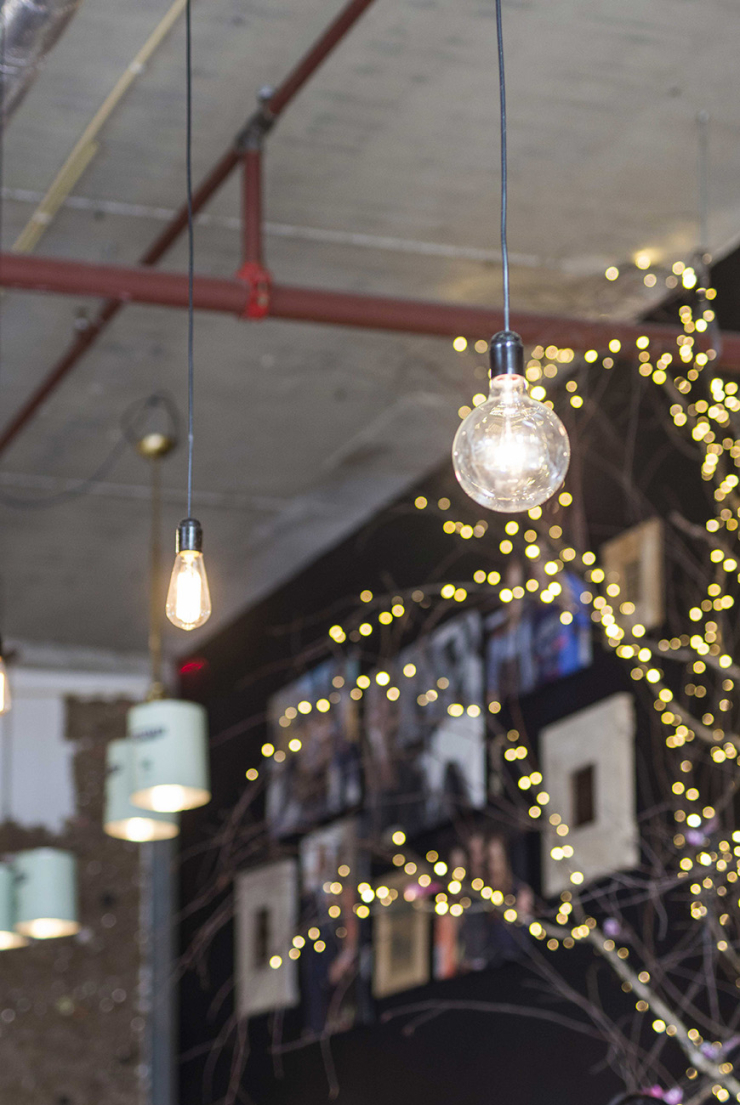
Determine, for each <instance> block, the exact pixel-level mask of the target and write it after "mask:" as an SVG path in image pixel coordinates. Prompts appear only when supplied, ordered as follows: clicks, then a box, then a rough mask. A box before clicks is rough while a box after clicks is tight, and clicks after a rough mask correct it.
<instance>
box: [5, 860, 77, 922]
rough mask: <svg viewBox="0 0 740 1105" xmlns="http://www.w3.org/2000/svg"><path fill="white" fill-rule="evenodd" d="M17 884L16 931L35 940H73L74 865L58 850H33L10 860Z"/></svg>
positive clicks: (75, 915) (75, 867)
mask: <svg viewBox="0 0 740 1105" xmlns="http://www.w3.org/2000/svg"><path fill="white" fill-rule="evenodd" d="M13 871H14V874H15V880H16V883H15V885H16V918H15V931H16V932H18V933H20V934H21V935H22V936H31V937H33V938H34V939H35V940H50V939H53V938H55V937H59V936H74V935H75V933H77V932H79V931H80V923H79V921H78V919H77V890H76V881H77V880H76V873H77V862H76V860H75V857H74V856H73V855H72V853H71V852H64V851H62V850H61V849H59V848H33V849H31V850H30V851H27V852H18V854H17V855H15V856H14V857H13Z"/></svg>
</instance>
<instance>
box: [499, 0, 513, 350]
mask: <svg viewBox="0 0 740 1105" xmlns="http://www.w3.org/2000/svg"><path fill="white" fill-rule="evenodd" d="M501 3H502V0H496V35H497V38H498V86H499V95H500V101H501V265H502V268H503V278H504V330H509V328H510V327H509V243H508V239H507V234H506V216H507V213H508V201H509V194H508V158H507V148H506V75H505V72H504V30H503V25H502V20H501Z"/></svg>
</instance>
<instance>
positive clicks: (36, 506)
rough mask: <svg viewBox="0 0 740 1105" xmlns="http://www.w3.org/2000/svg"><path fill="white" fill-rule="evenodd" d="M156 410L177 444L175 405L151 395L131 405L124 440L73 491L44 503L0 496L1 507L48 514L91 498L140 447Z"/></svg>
mask: <svg viewBox="0 0 740 1105" xmlns="http://www.w3.org/2000/svg"><path fill="white" fill-rule="evenodd" d="M155 408H159V409H163V410H164V411H165V414H166V416H167V421H168V423H169V425H168V428H167V436H168V437H170V438H172V439H173V440H174V441H177V423H178V418H177V409H176V408H175V405H174V403H173V402H172V400H171V399H170V397H169V396H167V395H150V396H148V398H146V399H140V400H137V401H136V402H135V403H132V404H131V406H130V407H128V408H127V409H126V410H125V411H124V413H123V416H122V418H121V423H120V434H121V436H120V437H119V439H118V441H117V442H116V443H115V445H114V446H113V448H112V449H111V450H110V452H109V453H108V455H107V456H106V457H105V458H104V459H103V461H101V463H100V464H99V465H98V467H97V468H96V469H95V471H94V472H93V473H92V475H91V476H87V477H86V478H85V479H84V480H80V482H79V483H78V484H75V485H74V486H73V487H68V488H66V490H64V491H60V492H59V493H58V494H56V495H48V496H47V497H46V498H43V499H23V498H19V497H17V496H15V495H4V494H2V493H0V506H6V507H10V508H11V509H12V510H49V509H50V508H51V507H55V506H60V505H61V504H62V503H66V502H69V501H70V500H71V499H78V498H80V497H81V496H82V495H86V494H88V492H90V491H92V490H93V488H94V487H95V485H96V484H97V483H99V481H100V480H102V479H103V477H104V476H106V475H107V474H108V473H109V472H110V471H111V470H112V469H113V468H114V467H115V465H116V464H117V463H118V461H119V460H120V458H121V457H122V456H123V454H124V453H125V452H126V450H127V449H128V448H129V446H131V445H134V446H135V445H137V444H138V442H139V441H140V440H141V438H142V437H143V434H144V426H145V424H146V418H145V416H147V415H148V414H149V413H150V412H151V411H152V410H154V409H155Z"/></svg>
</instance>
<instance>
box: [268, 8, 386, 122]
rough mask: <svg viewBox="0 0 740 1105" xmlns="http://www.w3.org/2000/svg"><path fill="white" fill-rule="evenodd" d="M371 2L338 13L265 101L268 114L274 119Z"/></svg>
mask: <svg viewBox="0 0 740 1105" xmlns="http://www.w3.org/2000/svg"><path fill="white" fill-rule="evenodd" d="M372 3H373V0H350V3H349V4H347V6H346V8H344V10H343V11H341V12H340V13H339V15H338V16H337V18H336V19H335V20H334V22H333V23H332V24H331V25H330V26H329V27H327V29H326V30H325V31H324V33H323V34H322V35H321V37H320V38H319V39H317V41H316V42H315V43H314V45H313V46H312V47H311V49H310V50H309V51H308V53H307V54H306V55H305V57H303V58H302V59H301V61H299V62H298V65H297V66H296V67H295V69H294V70H293V72H292V73H290V74H289V75H288V77H286V79H285V80H284V81H283V83H282V84H281V85H280V87H279V88H278V89H276V90H275V92H273V94H272V96H271V97H270V98H269V100H267V101H266V102H265V107H266V109H267V111H268V112H269V114H270V115H272V116H273V117H277V116H278V115H280V114H281V113H282V112H283V111H284V110H285V108H286V107H287V106H288V104H289V103H290V101H291V100H292V99H293V98H294V97H295V96H296V95H297V94H298V93H299V92H300V90H301V89H302V88H303V86H304V84H305V83H306V81H307V80H308V79H309V77H311V76H313V74H314V73H315V72H316V70H317V69H318V68H319V66H320V65H321V63H322V62H323V61H324V60H325V59H326V57H327V56H328V55H329V54H330V53H331V52H332V50H333V49H334V47H335V46H337V45H338V44H339V43H340V42H341V41H342V39H343V38H344V37H345V36H346V35H347V34H348V33H349V31H351V30H352V28H353V27H354V25H355V23H356V22H357V20H358V19H359V18H360V16H361V15H364V13H365V12H366V11H367V9H368V8H369V7H370V5H371V4H372Z"/></svg>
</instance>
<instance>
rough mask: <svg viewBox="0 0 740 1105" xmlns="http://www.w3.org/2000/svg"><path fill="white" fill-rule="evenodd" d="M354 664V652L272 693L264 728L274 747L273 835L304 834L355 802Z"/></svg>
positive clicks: (358, 782) (358, 788) (269, 814)
mask: <svg viewBox="0 0 740 1105" xmlns="http://www.w3.org/2000/svg"><path fill="white" fill-rule="evenodd" d="M358 670H359V669H358V665H357V662H356V661H355V660H353V659H351V658H346V659H341V660H334V659H332V660H327V661H325V662H324V663H323V664H319V665H317V666H316V667H315V668H312V669H311V670H310V671H308V672H306V673H305V674H304V675H302V676H300V678H298V679H296V680H293V682H291V683H289V684H287V685H286V686H285V687H283V688H282V689H281V690H280V691H279V692H278V693H277V694H275V695H273V696H272V698H271V699H270V701H269V703H268V709H267V714H268V729H269V734H270V741H271V743H272V745H273V747H274V749H275V752H274V754H273V756H272V758H271V761H270V766H269V777H268V784H267V804H266V819H267V824H268V828H269V830H270V832H271V834H272V835H273V836H275V837H278V838H281V837H285V836H291V835H294V834H297V833H305V832H307V831H308V830H310V829H312V828H313V827H314V826H315V825H317V824H320V823H321V822H322V821H326V820H328V819H329V818H331V817H336V816H340V815H342V814H346V813H348V812H349V811H350V810H352V809H354V808H356V807H357V806H358V805H359V803H360V801H361V798H362V767H361V753H360V721H359V711H358V705H357V702H356V701H355V700H354V699H353V698H352V697H351V696H350V693H349V692H350V690H351V689H352V687H353V686H354V682H355V679H356V678H357V672H358Z"/></svg>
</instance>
